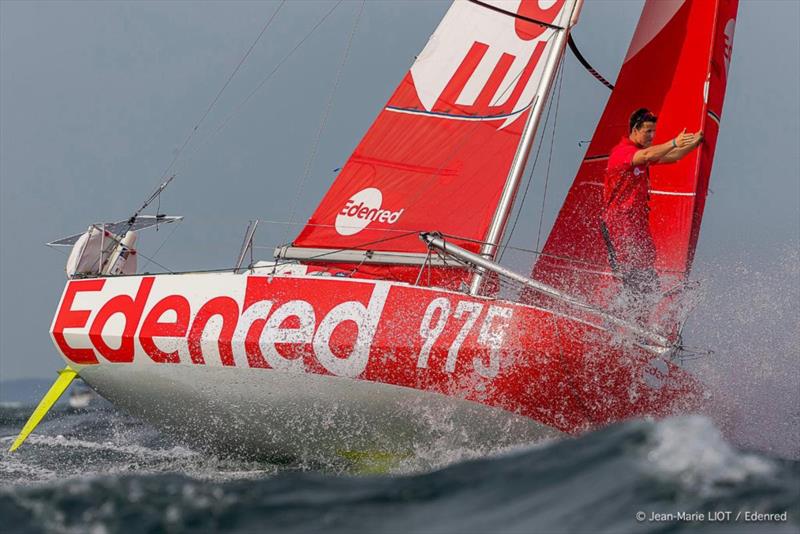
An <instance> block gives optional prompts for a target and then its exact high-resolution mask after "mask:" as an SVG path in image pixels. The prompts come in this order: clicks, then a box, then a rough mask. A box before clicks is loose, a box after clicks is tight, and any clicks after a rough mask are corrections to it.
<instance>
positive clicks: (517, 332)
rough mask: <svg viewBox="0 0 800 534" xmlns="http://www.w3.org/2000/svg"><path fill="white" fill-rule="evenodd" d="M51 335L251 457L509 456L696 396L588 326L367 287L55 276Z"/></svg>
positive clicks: (619, 337)
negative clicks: (62, 281)
mask: <svg viewBox="0 0 800 534" xmlns="http://www.w3.org/2000/svg"><path fill="white" fill-rule="evenodd" d="M51 334H52V337H53V340H54V342H55V344H56V347H57V348H58V350H59V352H60V353H61V354H62V356H63V357H64V358H65V359H66V360H67V362H68V363H69V365H71V366H73V367H74V368H76V370H78V372H79V374H80V375H81V376H82V377H83V378H84V380H86V381H87V382H88V383H89V384H91V385H92V386H93V387H95V388H96V389H97V390H98V391H99V392H100V393H101V394H103V395H104V396H105V397H107V398H108V399H109V400H111V401H113V402H115V403H117V404H118V405H119V406H120V407H122V408H124V409H126V410H128V411H129V412H131V413H132V414H134V415H137V416H140V417H143V418H144V419H147V420H149V421H151V422H153V423H155V424H156V425H158V426H159V427H161V428H163V429H165V430H167V431H168V432H170V433H172V434H176V435H178V436H180V437H183V438H187V439H190V440H191V441H193V442H195V443H198V444H201V445H207V446H209V447H212V448H217V449H222V450H226V451H230V452H237V453H244V454H255V455H258V456H276V457H289V458H302V459H323V458H332V457H335V456H337V455H339V456H341V455H342V454H343V453H344V454H345V456H346V455H347V454H348V451H355V452H359V451H375V450H380V451H390V452H393V453H398V454H401V455H403V454H415V451H419V447H420V446H421V445H424V444H425V443H428V444H430V443H432V442H435V441H436V440H437V439H444V440H447V439H449V440H451V441H452V443H451V445H452V446H454V447H478V448H479V447H480V446H481V444H484V445H485V444H493V445H497V444H501V445H502V444H514V443H520V442H525V441H530V440H535V439H538V438H541V437H545V436H552V435H556V434H558V433H559V432H579V431H581V430H584V429H587V428H591V427H595V426H599V425H603V424H607V423H610V422H613V421H617V420H621V419H625V418H629V417H635V416H641V415H656V416H659V415H669V414H673V413H676V412H681V411H687V410H693V409H696V408H697V407H698V406H699V404H700V400H701V394H702V388H701V387H700V384H699V383H698V382H697V381H696V380H695V379H694V378H693V377H692V376H691V375H689V374H688V373H686V372H685V371H684V370H682V369H680V368H679V367H677V366H676V365H674V363H673V362H671V361H668V360H664V359H661V358H660V357H657V356H654V355H653V354H652V353H649V352H647V351H645V350H642V349H641V348H638V347H637V346H636V345H635V343H633V342H632V341H631V339H630V338H628V337H626V336H625V335H624V333H621V332H618V331H615V330H614V329H611V328H609V327H608V326H607V325H604V324H603V323H602V320H601V319H600V318H596V317H591V316H589V315H585V314H584V315H580V316H579V315H574V314H572V315H570V314H567V313H564V312H561V313H556V312H554V311H551V310H544V309H541V308H535V307H532V306H524V305H519V304H515V303H512V302H508V301H503V300H494V299H489V298H481V297H473V296H469V295H464V294H462V293H457V292H451V291H443V290H435V289H429V288H421V287H415V286H410V285H407V284H398V283H389V282H380V281H373V280H356V279H343V278H336V277H315V276H255V275H250V276H248V275H237V274H231V273H225V274H183V275H159V276H130V277H114V278H98V279H83V280H71V281H70V282H68V284H67V286H66V288H65V291H64V294H63V296H62V299H61V302H60V305H59V309H58V311H57V312H56V316H55V318H54V321H53V325H52V327H51Z"/></svg>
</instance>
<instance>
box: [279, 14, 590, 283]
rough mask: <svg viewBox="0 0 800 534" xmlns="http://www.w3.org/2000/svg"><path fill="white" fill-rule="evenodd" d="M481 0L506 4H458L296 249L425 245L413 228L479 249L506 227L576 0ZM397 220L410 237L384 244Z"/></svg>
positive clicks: (419, 248) (419, 249)
mask: <svg viewBox="0 0 800 534" xmlns="http://www.w3.org/2000/svg"><path fill="white" fill-rule="evenodd" d="M483 3H486V4H490V5H492V6H495V7H497V8H498V10H497V11H496V10H491V9H487V8H486V7H485V6H483V5H479V4H478V3H475V2H471V1H469V0H456V1H455V2H454V3H453V4H452V6H451V7H450V9H449V10H448V12H447V14H446V15H445V17H444V18H443V20H442V22H441V23H440V25H439V26H438V28H437V29H436V31H435V32H434V33H433V35H432V36H431V38H430V40H429V41H428V43H427V45H426V46H425V48H424V49H423V51H422V52H421V53H420V54H419V56H418V57H417V59H416V61H415V62H414V64H413V65H412V66H411V68H410V70H409V71H408V73H406V75H405V77H404V78H403V80H402V81H401V83H400V85H399V86H398V87H397V89H396V90H395V92H394V93H393V94H392V96H391V97H390V99H389V102H388V103H387V104H386V106H385V107H384V108H383V109H382V110H381V112H380V113H379V115H378V117H377V118H376V120H375V122H374V123H373V124H372V126H371V127H370V128H369V130H368V131H367V133H366V134H365V136H364V137H363V139H362V140H361V142H360V143H359V145H358V146H357V147H356V149H355V151H354V152H353V154H352V156H351V157H350V158H349V159H348V161H347V162H346V163H345V165H344V166H343V167H342V169H341V171H340V173H339V174H338V176H337V177H336V179H335V180H334V182H333V184H332V185H331V187H330V189H329V190H328V192H327V193H326V195H325V196H324V198H323V199H322V201H321V203H320V205H319V206H318V207H317V209H316V210H315V211H314V213H313V215H312V216H311V218H310V219H309V221H308V224H307V225H306V226H305V227H304V228H303V230H302V231H301V232H300V234H299V235H298V236H297V238H296V239H295V240H294V242H293V243H292V247H293V248H292V250H295V251H297V250H299V249H302V248H336V249H356V250H374V251H385V252H410V253H417V254H425V253H426V252H427V248H426V245H425V244H424V243H423V242H421V241H420V240H419V238H418V237H417V236H416V235H412V234H413V232H425V231H438V232H441V233H444V234H448V235H452V236H458V237H455V238H453V239H454V242H455V243H456V244H458V245H459V246H461V247H463V248H466V249H467V250H471V251H473V252H479V251H480V249H481V243H483V242H484V241H487V240H489V238H492V239H494V237H493V236H495V237H496V236H498V235H499V234H501V233H502V232H501V231H500V232H499V234H498V225H499V229H500V230H502V226H503V224H504V221H503V220H499V219H498V217H500V219H502V215H500V216H498V206H501V205H502V203H503V202H506V201H508V197H509V192H508V191H507V187H508V186H507V182H508V180H509V179H510V176H512V175H513V172H514V171H513V168H514V167H515V166H516V165H518V162H519V161H520V150H521V148H520V147H521V144H522V143H524V142H525V141H526V137H525V136H526V124H528V125H529V126H530V124H531V123H533V125H534V129H535V123H536V121H535V120H532V117H533V118H534V119H535V116H536V114H537V113H540V109H541V104H542V101H543V98H542V92H543V91H546V90H547V89H548V88H549V80H548V77H549V76H551V74H552V73H551V71H552V66H553V65H554V64H556V65H557V63H558V60H559V59H560V56H561V55H562V54H563V46H561V41H562V40H563V39H562V37H561V35H563V34H564V32H563V30H561V29H560V28H562V27H567V26H568V25H569V24H570V22H571V21H572V20H573V14H574V13H575V11H576V9H575V7H576V5H580V0H557V1H556V2H555V3H553V4H551V5H550V6H549V7H548V8H547V9H542V8H541V7H540V6H539V2H538V0H491V1H489V0H487V1H486V2H483ZM506 12H507V13H506ZM508 13H517V14H519V15H521V16H522V17H524V18H516V17H512V16H509V15H508ZM526 19H534V20H540V21H542V22H545V23H547V24H552V25H553V26H556V27H554V28H550V27H543V26H541V25H537V24H535V23H533V22H531V21H530V20H526ZM528 149H529V146H527V147H525V150H528ZM523 165H524V161H523ZM510 197H511V200H513V191H512V192H511V195H510ZM506 216H507V215H506ZM400 229H403V230H407V231H408V232H409V235H407V236H403V237H399V238H397V239H392V240H385V241H380V240H381V238H382V237H384V236H385V235H386V234H387V231H394V230H400ZM365 243H371V245H369V246H365V245H364V244H365ZM298 259H300V258H298ZM375 269H378V271H376V273H377V275H380V271H379V268H378V267H376V268H375ZM394 272H396V270H395V271H394ZM415 276H416V275H415ZM453 277H457V278H459V279H461V278H463V273H453Z"/></svg>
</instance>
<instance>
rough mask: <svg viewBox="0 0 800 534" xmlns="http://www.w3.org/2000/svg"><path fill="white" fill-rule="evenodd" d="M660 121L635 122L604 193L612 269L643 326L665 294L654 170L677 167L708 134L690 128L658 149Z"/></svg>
mask: <svg viewBox="0 0 800 534" xmlns="http://www.w3.org/2000/svg"><path fill="white" fill-rule="evenodd" d="M656 121H657V118H656V116H655V115H654V114H653V113H651V112H650V111H649V110H648V109H646V108H641V109H637V110H636V111H635V112H634V113H633V114H632V115H631V117H630V121H629V123H628V135H627V136H626V137H623V138H622V140H621V141H620V142H619V144H618V145H617V146H615V147H614V148H613V149H612V150H611V153H610V154H609V157H608V168H607V169H606V175H605V183H604V187H603V205H604V209H603V215H602V220H601V224H600V226H601V231H602V234H603V239H604V240H605V244H606V247H607V249H608V258H609V263H610V264H611V268H612V270H613V271H614V272H615V273H617V274H618V275H619V276H620V277H621V278H622V282H623V292H622V293H623V295H622V296H623V300H626V299H631V298H632V299H633V301H632V302H627V303H625V304H624V305H626V306H627V307H630V308H633V310H632V311H633V315H634V317H635V318H636V319H637V320H639V321H640V322H642V321H643V320H644V318H645V316H646V314H647V309H648V308H649V306H648V305H647V302H648V301H649V300H650V299H648V297H649V296H650V295H653V294H654V292H655V291H656V290H658V289H659V285H658V274H657V273H656V270H655V261H656V248H655V244H654V242H653V236H652V234H651V233H650V221H649V214H650V206H649V205H648V202H649V200H650V194H649V188H650V165H658V164H664V163H675V162H676V161H679V160H680V159H681V158H683V157H684V156H686V155H687V154H688V153H690V152H691V151H692V150H694V149H695V148H697V147H698V146H699V145H700V143H702V142H703V132H702V131H698V132H696V133H686V128H684V129H683V131H682V132H681V133H680V134H678V135H677V136H676V137H675V138H673V139H670V140H669V141H667V142H666V143H663V144H660V145H653V137H654V136H655V133H656Z"/></svg>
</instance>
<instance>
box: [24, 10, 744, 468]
mask: <svg viewBox="0 0 800 534" xmlns="http://www.w3.org/2000/svg"><path fill="white" fill-rule="evenodd" d="M543 4H549V5H548V7H542V5H541V4H540V3H539V2H538V1H537V0H456V1H454V2H453V4H452V6H451V7H450V8H449V10H448V11H447V13H446V14H445V16H444V18H443V20H442V21H441V23H440V24H439V26H438V28H437V29H436V30H435V32H434V33H433V35H432V36H431V38H430V40H429V41H428V43H427V44H426V45H425V47H424V49H423V50H422V52H421V53H420V54H419V56H418V57H417V58H416V60H415V61H414V63H413V65H412V66H411V68H410V70H409V71H408V72H407V73H406V74H405V76H404V77H403V79H402V81H401V82H400V84H399V85H398V87H397V89H396V90H395V92H394V93H393V94H392V96H391V97H390V99H389V101H388V103H387V104H386V105H385V107H383V109H382V110H381V111H380V113H379V114H378V116H377V118H376V119H375V121H374V122H373V123H372V125H371V127H370V128H369V129H368V131H367V132H366V134H365V135H364V137H363V139H362V140H361V142H360V143H359V144H358V146H357V147H356V148H355V150H354V152H353V153H352V155H351V156H350V158H349V159H348V160H347V162H346V164H345V165H344V166H343V167H342V169H341V171H340V172H339V174H338V175H337V177H336V179H335V180H334V181H333V183H332V185H331V187H330V188H329V190H328V191H327V193H326V194H325V196H324V198H323V199H322V200H321V202H320V204H319V206H318V207H317V209H316V210H315V211H314V213H313V214H312V215H311V217H310V218H309V219H308V222H307V224H306V225H305V226H304V227H303V228H302V230H301V231H300V232H299V234H298V235H297V237H296V238H295V239H294V240H293V241H292V242H291V243H289V244H287V245H282V246H279V247H278V248H276V251H275V258H274V260H272V261H261V262H252V263H251V264H250V265H249V266H246V267H243V266H242V261H243V258H244V257H245V253H246V251H247V245H248V243H249V242H250V241H251V240H252V233H253V231H254V227H252V226H251V228H250V229H249V230H248V233H247V236H246V238H245V246H244V247H243V249H242V255H241V256H240V258H239V262H238V263H237V266H236V268H235V269H232V270H229V271H225V272H202V271H198V272H186V273H179V274H157V275H151V274H145V275H142V274H135V265H134V263H133V262H135V257H136V249H135V238H136V234H137V232H138V231H139V230H141V229H142V228H144V227H146V226H148V225H151V224H160V223H169V222H171V221H174V220H175V219H176V218H160V219H159V218H158V217H155V218H153V217H150V218H147V217H142V216H140V215H139V213H140V212H141V210H140V211H139V212H137V214H136V215H135V216H134V217H131V218H130V219H129V220H124V221H119V222H117V223H113V224H111V225H108V226H106V225H96V226H93V227H92V228H90V229H89V231H87V232H86V233H84V234H83V235H80V236H74V237H72V238H68V239H66V240H64V241H62V242H61V244H64V245H69V246H72V247H73V249H72V256H71V259H70V264H69V267H68V273H69V274H70V275H71V277H70V279H69V281H68V282H67V284H66V287H65V289H64V292H63V295H62V297H61V300H60V303H59V306H58V309H57V311H56V313H55V317H54V319H53V322H52V327H51V336H52V339H53V342H54V344H55V346H56V348H57V350H58V352H59V353H60V355H61V356H62V357H63V358H64V360H65V361H66V362H67V364H68V367H67V368H66V369H65V370H64V371H62V374H61V376H60V377H59V381H57V382H56V384H55V385H54V387H53V389H52V390H51V393H50V394H49V398H50V400H52V397H54V396H57V395H58V394H59V392H60V391H61V390H63V388H65V387H66V386H65V385H64V384H65V383H66V384H68V383H69V381H70V380H71V379H72V378H73V377H74V376H77V375H79V376H80V377H81V378H82V379H83V380H84V381H85V382H86V383H88V384H90V385H91V387H92V388H94V389H96V390H97V391H98V392H99V393H100V394H102V395H103V396H104V397H105V398H107V399H109V400H110V401H111V402H113V403H114V404H115V405H117V406H118V407H120V408H122V409H124V410H126V411H128V412H130V413H131V414H134V415H136V416H138V417H141V418H142V419H144V420H147V421H149V422H151V423H152V424H154V425H155V426H157V427H158V428H161V429H163V431H164V432H167V433H170V434H173V435H176V436H178V437H180V438H182V439H187V440H190V441H191V442H193V443H196V444H202V445H204V446H207V447H210V448H213V449H216V450H222V451H226V452H234V453H242V454H247V455H257V456H268V457H279V458H305V459H315V460H320V461H336V460H337V459H342V458H345V459H346V458H348V457H352V456H353V455H358V454H362V453H364V452H365V451H367V452H369V451H386V452H388V453H391V454H399V455H408V454H415V451H418V450H419V449H420V446H421V445H424V444H425V443H430V442H431V441H436V440H438V441H439V442H440V443H446V444H448V445H450V446H469V447H471V446H477V447H479V446H481V445H482V444H483V445H485V444H487V443H488V444H492V445H493V446H497V445H503V444H509V445H512V444H516V443H523V442H529V441H531V440H536V439H541V438H543V437H552V436H559V435H563V434H574V433H577V432H582V431H584V430H587V429H591V428H596V427H599V426H603V425H607V424H609V423H612V422H615V421H619V420H623V419H626V418H631V417H641V416H656V417H658V416H665V415H669V414H673V413H677V412H681V411H690V410H696V409H698V407H700V406H701V405H702V403H703V399H704V389H703V386H702V384H701V382H700V381H699V380H698V379H697V378H696V377H695V376H693V375H692V374H691V373H690V372H688V371H687V370H686V369H685V368H684V366H683V363H682V361H683V360H682V357H681V354H682V350H681V349H682V347H681V339H680V327H681V324H682V321H683V320H684V319H685V317H682V316H681V314H680V313H678V312H676V311H675V310H676V305H675V303H676V302H679V301H680V299H681V297H682V296H683V295H684V294H685V293H686V292H687V291H689V289H688V288H689V285H690V284H689V283H688V282H689V278H688V277H689V272H690V269H691V264H692V258H693V254H694V251H695V248H696V245H697V241H698V235H699V229H700V222H701V219H702V214H703V208H704V204H705V198H706V194H707V191H708V183H709V178H710V173H711V166H712V162H713V157H714V147H715V144H716V139H717V135H718V131H719V124H720V117H721V115H722V106H723V100H724V95H725V87H726V82H727V69H728V65H729V62H730V57H731V49H732V42H733V32H734V26H735V19H736V12H737V0H647V1H646V3H645V6H644V9H643V12H642V15H641V18H640V20H639V23H638V26H637V28H636V31H635V34H634V36H633V39H632V42H631V44H630V47H629V49H628V53H627V56H626V58H625V61H624V63H623V66H622V69H621V71H620V73H619V76H618V79H617V82H616V84H615V86H614V88H613V91H612V93H611V96H610V99H609V101H608V104H607V106H606V109H605V112H604V113H603V115H602V118H601V119H600V122H599V124H598V126H597V129H596V131H595V133H594V136H593V138H592V140H591V143H590V144H589V146H588V149H587V152H586V156H585V157H584V159H583V161H582V163H581V166H580V169H579V170H578V173H577V176H576V178H575V181H574V183H573V185H572V187H571V189H570V190H569V193H568V195H567V198H566V200H565V202H564V204H563V207H562V208H561V211H560V213H559V215H558V217H557V219H556V221H555V224H554V227H553V229H552V232H551V233H550V235H549V237H548V239H547V241H546V244H545V246H544V248H543V250H542V251H541V254H540V255H539V257H538V260H537V261H536V262H535V263H534V264H533V266H532V271H531V273H530V275H528V274H521V273H518V272H514V271H511V270H509V269H508V268H506V267H504V266H502V265H501V264H500V263H498V261H497V259H498V252H499V250H500V248H501V246H502V243H503V241H502V240H503V236H504V235H505V233H506V227H507V226H508V221H509V217H510V215H511V213H512V207H513V205H514V202H515V199H516V197H517V193H518V191H519V188H520V183H521V181H522V178H523V171H524V170H525V168H526V164H527V162H528V155H529V153H530V152H531V149H532V147H533V145H534V140H535V135H536V131H537V128H538V127H539V124H540V122H541V118H542V115H543V110H544V109H545V106H546V103H547V100H548V95H550V93H551V92H552V88H553V84H554V80H555V79H556V76H557V72H558V69H559V66H560V64H561V62H562V61H563V59H564V56H565V53H566V50H567V47H568V44H569V36H570V32H571V30H572V29H573V28H574V27H575V25H576V24H577V22H578V18H579V13H580V11H581V7H582V0H556V1H554V2H549V3H547V2H545V3H543ZM609 85H610V84H609ZM638 107H648V108H649V109H651V110H652V111H654V112H655V113H657V114H658V115H659V117H660V120H659V131H660V132H664V135H667V134H668V133H669V132H673V133H674V132H677V131H680V129H681V128H683V127H687V128H688V129H690V130H691V131H695V130H703V131H704V132H705V139H706V141H705V143H704V144H703V145H702V147H701V148H700V149H699V150H697V151H695V152H694V153H693V154H691V155H690V156H688V157H686V158H685V159H684V160H682V161H681V162H680V163H678V164H675V165H670V166H663V167H657V168H654V169H653V171H652V177H651V182H652V183H651V190H650V195H651V212H650V224H651V230H652V233H653V236H654V239H655V243H656V247H657V265H656V267H657V269H658V273H659V277H660V281H661V286H662V287H661V295H662V299H661V302H659V303H658V305H657V307H656V308H657V310H660V311H658V312H657V315H658V316H659V320H658V321H655V322H651V323H646V324H642V323H641V322H637V321H635V320H632V319H630V318H629V317H625V316H624V314H620V313H618V312H617V311H615V309H614V306H613V305H612V304H613V302H612V301H613V299H614V295H615V294H617V293H618V291H619V286H620V281H619V277H618V276H617V275H616V274H615V273H614V271H613V270H612V269H611V267H610V265H609V260H608V258H607V255H606V251H605V248H604V245H603V241H602V236H601V234H600V230H599V226H598V220H599V214H600V211H599V210H600V207H601V196H602V182H603V173H604V170H605V165H606V160H607V158H608V153H609V150H610V149H611V147H612V146H613V145H614V144H615V143H616V142H617V141H618V140H619V138H620V137H621V136H623V135H625V134H626V133H627V118H628V116H629V115H630V113H631V111H632V110H634V109H636V108H638ZM656 141H657V142H658V138H657V139H656ZM662 142H663V141H662ZM162 189H163V187H162ZM509 288H515V291H509ZM48 402H50V401H49V400H48V398H46V399H44V400H43V404H42V406H40V410H38V411H37V414H35V415H34V417H33V418H32V422H31V423H30V425H29V426H27V427H26V429H25V431H23V433H22V435H21V437H20V440H18V442H17V443H15V447H17V446H19V443H21V439H24V436H25V435H27V434H26V432H27V433H30V431H31V430H32V428H33V426H35V424H36V422H38V420H40V419H41V417H42V416H43V414H44V412H46V409H47V404H48Z"/></svg>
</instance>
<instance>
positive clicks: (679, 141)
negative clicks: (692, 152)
mask: <svg viewBox="0 0 800 534" xmlns="http://www.w3.org/2000/svg"><path fill="white" fill-rule="evenodd" d="M698 133H702V132H698ZM694 143H695V134H690V133H686V128H684V129H683V131H682V132H681V133H679V134H678V136H677V137H676V138H675V148H686V147H690V146H692V145H693V144H694Z"/></svg>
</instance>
